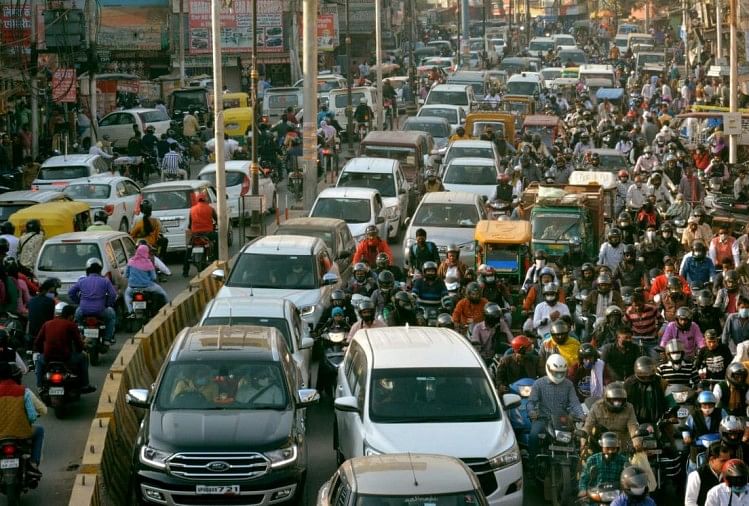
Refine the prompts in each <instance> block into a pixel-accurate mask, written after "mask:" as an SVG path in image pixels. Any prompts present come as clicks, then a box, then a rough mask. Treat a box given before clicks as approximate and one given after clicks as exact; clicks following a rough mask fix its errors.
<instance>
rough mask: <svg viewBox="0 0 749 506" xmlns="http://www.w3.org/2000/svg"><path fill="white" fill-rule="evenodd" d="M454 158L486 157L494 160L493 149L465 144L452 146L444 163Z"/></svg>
mask: <svg viewBox="0 0 749 506" xmlns="http://www.w3.org/2000/svg"><path fill="white" fill-rule="evenodd" d="M455 158H488V159H489V160H494V150H493V149H492V148H488V147H487V148H479V147H467V146H453V147H451V148H450V149H449V150H448V152H447V156H446V157H445V161H444V162H443V163H445V165H447V163H448V162H449V161H450V160H453V159H455Z"/></svg>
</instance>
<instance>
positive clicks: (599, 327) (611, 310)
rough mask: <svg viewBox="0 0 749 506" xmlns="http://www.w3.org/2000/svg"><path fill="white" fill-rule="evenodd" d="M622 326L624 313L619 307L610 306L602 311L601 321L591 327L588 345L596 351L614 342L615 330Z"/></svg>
mask: <svg viewBox="0 0 749 506" xmlns="http://www.w3.org/2000/svg"><path fill="white" fill-rule="evenodd" d="M623 324H624V311H623V310H622V308H620V307H619V306H615V305H613V304H612V305H610V306H608V307H607V308H606V310H605V311H604V316H603V319H602V320H600V321H598V322H596V324H595V325H594V326H593V333H592V334H591V337H590V344H592V345H593V346H595V347H596V348H598V349H601V347H602V346H605V345H607V344H609V343H615V342H616V330H617V329H618V328H619V327H620V326H621V325H623Z"/></svg>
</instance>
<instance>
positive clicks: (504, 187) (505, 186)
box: [494, 174, 514, 204]
mask: <svg viewBox="0 0 749 506" xmlns="http://www.w3.org/2000/svg"><path fill="white" fill-rule="evenodd" d="M513 191H514V189H513V187H512V185H511V184H510V176H509V175H508V174H500V175H499V177H498V178H497V188H496V190H495V192H494V194H495V196H496V200H497V201H499V202H502V203H505V204H512V201H513V200H514V198H513Z"/></svg>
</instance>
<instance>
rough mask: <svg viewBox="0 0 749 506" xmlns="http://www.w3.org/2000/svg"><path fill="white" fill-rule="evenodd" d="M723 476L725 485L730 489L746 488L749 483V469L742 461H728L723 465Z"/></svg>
mask: <svg viewBox="0 0 749 506" xmlns="http://www.w3.org/2000/svg"><path fill="white" fill-rule="evenodd" d="M722 474H723V483H725V484H726V485H727V486H729V487H745V486H746V484H747V482H748V481H749V467H747V465H746V463H745V462H744V461H743V460H741V459H730V460H728V461H727V462H726V463H725V464H723V470H722ZM729 504H730V501H729Z"/></svg>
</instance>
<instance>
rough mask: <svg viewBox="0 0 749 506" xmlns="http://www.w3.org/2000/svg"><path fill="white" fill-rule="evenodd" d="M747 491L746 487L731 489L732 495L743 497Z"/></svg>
mask: <svg viewBox="0 0 749 506" xmlns="http://www.w3.org/2000/svg"><path fill="white" fill-rule="evenodd" d="M745 489H746V485H743V486H740V487H731V493H732V494H736V495H741V494H743V493H744V490H745Z"/></svg>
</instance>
